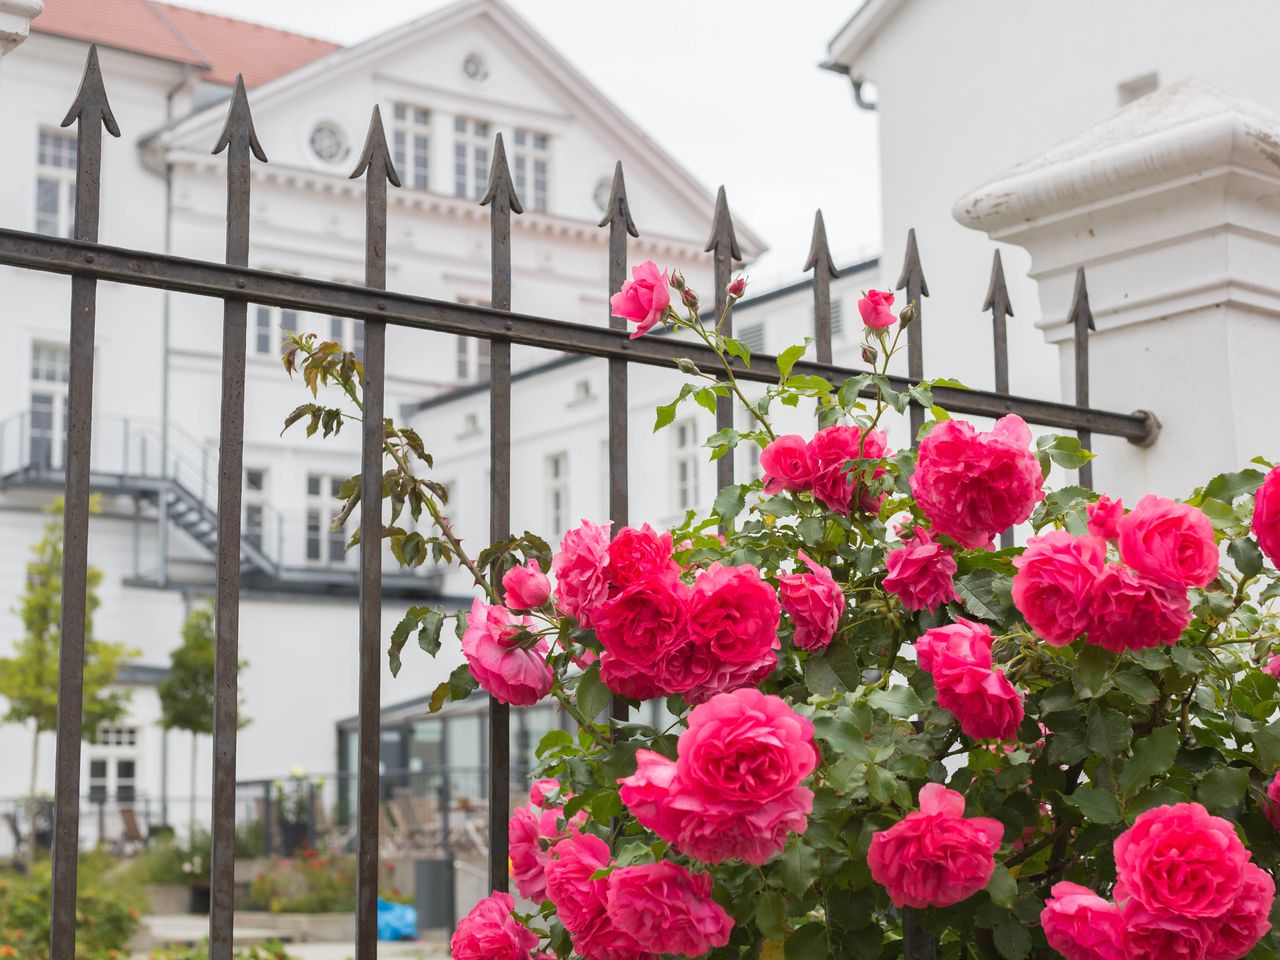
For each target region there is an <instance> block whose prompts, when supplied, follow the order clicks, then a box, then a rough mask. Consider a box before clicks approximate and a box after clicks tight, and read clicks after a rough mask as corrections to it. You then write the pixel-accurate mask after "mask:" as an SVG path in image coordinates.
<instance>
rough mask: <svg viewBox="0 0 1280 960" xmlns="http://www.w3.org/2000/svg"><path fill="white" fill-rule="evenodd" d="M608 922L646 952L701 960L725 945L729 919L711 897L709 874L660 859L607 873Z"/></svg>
mask: <svg viewBox="0 0 1280 960" xmlns="http://www.w3.org/2000/svg"><path fill="white" fill-rule="evenodd" d="M609 918H610V920H611V921H612V922H613V924H614V926H616V927H617V928H618V929H620V930H622V931H624V932H625V933H627V934H629V935H630V936H631V937H632V938H633V939H634V940H635V941H636V943H637V944H639V946H640V947H641V949H643V950H647V951H649V952H650V953H659V954H675V955H677V956H683V957H700V956H702V955H703V954H705V953H707V952H709V951H711V950H713V949H715V948H716V947H723V946H724V945H725V944H726V943H728V942H729V933H730V931H731V930H733V920H732V918H730V916H729V915H728V914H727V913H725V911H724V908H723V907H721V906H720V904H718V903H716V902H715V901H714V900H712V899H711V876H710V875H709V874H705V873H697V874H694V873H690V872H689V871H688V870H686V869H685V868H684V867H682V866H680V865H678V864H675V863H671V862H669V861H663V862H660V863H646V864H642V865H640V866H634V867H621V868H619V869H617V870H614V871H613V873H611V874H609Z"/></svg>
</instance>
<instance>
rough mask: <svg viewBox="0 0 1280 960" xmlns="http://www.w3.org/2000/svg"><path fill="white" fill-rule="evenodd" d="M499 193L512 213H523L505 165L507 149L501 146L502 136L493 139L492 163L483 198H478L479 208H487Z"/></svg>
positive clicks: (507, 167)
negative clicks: (504, 198) (505, 199)
mask: <svg viewBox="0 0 1280 960" xmlns="http://www.w3.org/2000/svg"><path fill="white" fill-rule="evenodd" d="M499 192H501V193H503V194H505V196H506V198H507V201H508V203H509V204H510V205H511V212H512V213H524V207H522V206H520V198H519V197H518V196H517V195H516V184H515V181H514V180H513V179H512V178H511V167H510V166H508V164H507V148H506V147H504V146H503V145H502V134H498V135H497V137H496V138H494V143H493V163H492V164H490V165H489V185H488V186H487V187H486V188H485V191H484V196H483V197H481V198H480V206H482V207H487V206H488V205H489V204H491V203H492V202H493V201H494V198H495V197H497V196H498V195H499Z"/></svg>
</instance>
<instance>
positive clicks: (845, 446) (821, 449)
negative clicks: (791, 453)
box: [808, 426, 891, 514]
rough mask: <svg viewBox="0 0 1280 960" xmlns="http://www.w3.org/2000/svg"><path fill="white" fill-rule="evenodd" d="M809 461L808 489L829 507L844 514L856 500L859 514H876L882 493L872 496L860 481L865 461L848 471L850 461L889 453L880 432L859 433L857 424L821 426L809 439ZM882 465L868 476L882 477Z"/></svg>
mask: <svg viewBox="0 0 1280 960" xmlns="http://www.w3.org/2000/svg"><path fill="white" fill-rule="evenodd" d="M808 449H809V462H810V463H811V464H812V465H813V479H812V481H811V482H810V489H811V490H812V492H813V495H814V496H815V497H817V498H818V499H819V500H821V501H822V502H823V503H824V504H825V505H826V506H827V509H829V510H834V511H835V512H836V513H845V514H847V513H848V512H849V511H850V510H851V509H852V508H853V504H854V502H855V499H856V502H857V505H858V509H859V510H861V511H862V512H863V513H873V514H874V513H879V512H880V504H881V503H883V502H884V495H883V494H879V495H872V493H871V492H870V491H869V490H868V489H867V488H866V484H865V483H864V482H863V481H862V479H861V478H862V476H863V475H864V474H865V472H866V470H867V468H868V465H867V464H862V463H859V464H855V465H854V466H852V467H850V468H849V469H848V470H846V469H845V464H846V463H848V462H849V461H850V460H855V461H857V460H883V459H884V458H885V457H888V456H890V454H891V451H890V450H889V441H888V438H887V437H886V436H885V435H884V432H883V431H880V430H872V431H870V432H869V433H866V434H865V435H864V434H863V431H862V429H861V428H860V427H843V426H835V427H823V428H822V429H821V430H819V431H818V432H817V433H815V434H814V435H813V439H812V440H810V441H809V447H808ZM884 472H885V471H884V467H881V466H876V467H875V468H874V470H872V473H871V476H872V479H875V478H878V477H882V476H884Z"/></svg>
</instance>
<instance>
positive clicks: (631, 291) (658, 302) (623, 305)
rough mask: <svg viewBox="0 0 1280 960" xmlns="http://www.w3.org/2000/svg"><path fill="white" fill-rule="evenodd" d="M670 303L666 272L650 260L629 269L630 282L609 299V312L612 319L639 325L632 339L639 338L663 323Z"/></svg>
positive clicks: (626, 282)
mask: <svg viewBox="0 0 1280 960" xmlns="http://www.w3.org/2000/svg"><path fill="white" fill-rule="evenodd" d="M670 304H671V292H670V291H669V290H668V289H667V272H666V271H665V270H659V269H658V265H657V264H655V263H654V262H653V261H652V260H646V261H645V262H644V263H642V264H640V265H639V266H637V267H632V268H631V279H630V280H627V281H625V282H624V283H623V284H622V289H621V290H619V291H618V292H617V293H615V294H614V295H613V296H612V297H610V298H609V309H610V310H612V311H613V315H614V316H615V317H622V318H623V319H625V320H632V321H635V323H637V324H639V326H637V327H636V330H635V332H634V333H633V334H631V339H632V340H634V339H636V337H642V336H644V335H645V334H646V333H648V332H649V331H650V330H651V329H653V327H654V326H655V325H656V324H658V323H661V322H662V318H663V317H664V316H665V315H666V312H667V307H668V306H669V305H670Z"/></svg>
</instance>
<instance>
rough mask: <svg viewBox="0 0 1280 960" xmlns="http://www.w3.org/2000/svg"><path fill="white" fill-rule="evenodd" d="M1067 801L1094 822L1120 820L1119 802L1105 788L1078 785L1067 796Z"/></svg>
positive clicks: (1108, 822) (1106, 822) (1116, 821)
mask: <svg viewBox="0 0 1280 960" xmlns="http://www.w3.org/2000/svg"><path fill="white" fill-rule="evenodd" d="M1067 803H1069V804H1071V806H1073V807H1075V808H1076V809H1077V810H1079V811H1080V812H1081V813H1082V814H1084V815H1085V816H1086V817H1087V818H1088V819H1090V820H1092V821H1093V822H1094V823H1101V824H1103V825H1107V824H1112V823H1119V822H1120V804H1118V803H1117V802H1116V798H1115V797H1113V796H1112V795H1111V794H1110V793H1108V792H1107V791H1106V790H1100V789H1098V788H1097V787H1079V788H1077V789H1076V791H1075V792H1074V793H1072V794H1069V795H1068V796H1067Z"/></svg>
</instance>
